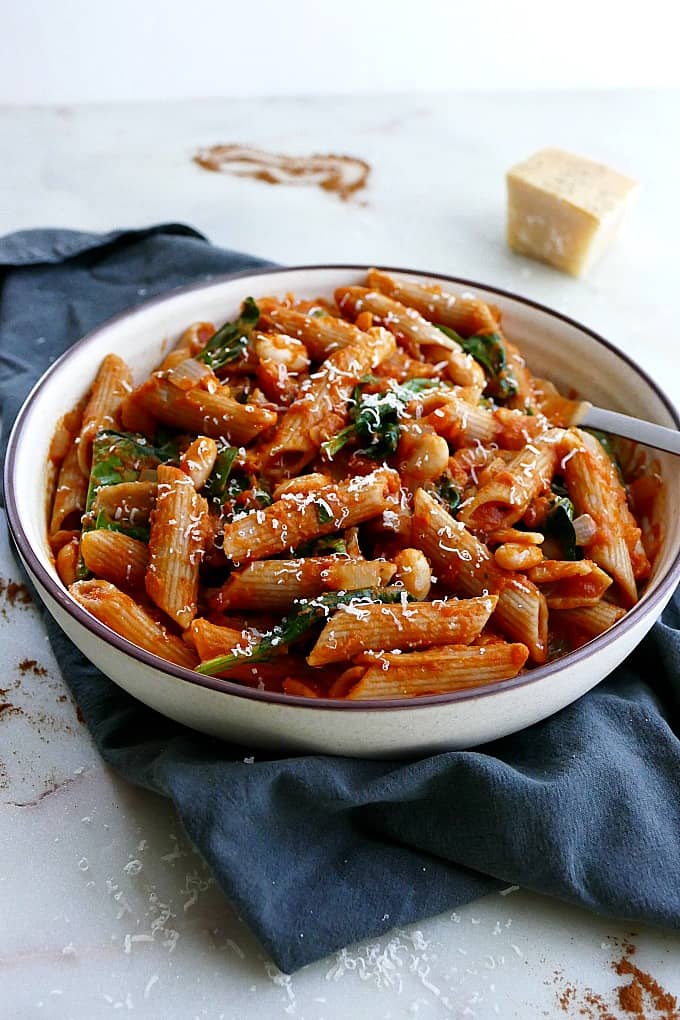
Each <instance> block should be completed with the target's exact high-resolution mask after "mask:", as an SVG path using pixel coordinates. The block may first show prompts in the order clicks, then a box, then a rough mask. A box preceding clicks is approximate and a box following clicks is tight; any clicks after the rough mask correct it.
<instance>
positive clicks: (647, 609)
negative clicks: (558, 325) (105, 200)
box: [3, 263, 680, 712]
mask: <svg viewBox="0 0 680 1020" xmlns="http://www.w3.org/2000/svg"><path fill="white" fill-rule="evenodd" d="M369 268H371V266H369V265H368V264H367V263H359V264H356V263H313V264H307V265H295V266H276V265H263V266H260V267H257V268H249V269H244V270H240V271H237V272H235V273H224V274H220V275H216V276H213V277H211V278H210V279H208V280H200V281H198V282H195V283H190V284H185V285H182V286H179V287H173V288H170V289H169V290H167V291H163V292H162V293H160V294H157V295H155V296H154V297H151V298H149V299H148V300H147V301H143V302H140V303H139V304H137V305H134V306H133V307H131V308H127V309H125V310H123V311H122V312H119V313H117V314H116V315H113V316H111V317H110V318H108V319H106V320H105V321H104V322H101V323H100V324H99V325H97V326H95V327H94V329H91V330H90V331H89V332H87V333H86V334H85V335H84V336H83V337H81V338H80V339H79V340H77V341H76V342H75V343H74V344H72V345H71V346H70V347H69V348H68V349H67V350H66V351H64V353H63V354H62V355H61V356H60V357H59V358H57V360H56V361H55V362H54V363H53V364H52V365H50V366H49V368H48V369H47V370H46V371H45V372H44V373H43V374H42V375H41V376H40V378H39V379H38V380H37V381H36V383H35V384H34V386H33V387H32V389H31V390H30V392H29V394H28V396H27V397H26V399H25V401H24V403H23V404H22V406H21V408H20V410H19V413H18V414H17V417H16V419H15V422H14V425H13V427H12V429H11V432H10V435H9V438H8V442H7V450H6V456H5V464H4V472H3V474H4V478H3V484H4V492H5V501H6V511H7V519H8V529H9V533H10V536H11V538H12V541H13V543H14V545H15V547H16V549H17V550H18V552H19V555H20V557H21V558H22V559H23V561H24V563H25V564H26V566H27V567H28V570H29V572H30V573H32V574H33V575H34V577H35V579H36V580H37V581H38V584H39V585H41V586H42V587H44V588H45V589H46V591H47V593H48V594H49V596H50V597H51V598H52V599H53V600H54V601H55V602H56V603H57V604H58V605H59V607H60V608H61V609H63V610H64V611H65V612H66V613H67V614H68V615H69V616H70V617H72V618H73V619H74V620H75V622H76V623H79V624H80V625H81V626H83V627H84V628H85V629H86V630H87V631H89V632H90V633H91V634H92V635H93V636H94V637H97V638H100V639H101V640H103V641H104V643H105V644H106V645H112V646H113V647H114V648H115V649H116V650H117V651H119V652H122V653H123V654H124V655H127V656H128V657H130V658H132V659H134V660H137V661H138V662H141V663H142V664H144V665H145V666H149V667H151V668H152V669H154V670H156V671H157V672H159V673H165V674H169V675H170V676H173V677H175V678H176V679H179V680H183V681H185V682H188V683H190V684H194V685H195V686H199V687H204V688H207V689H209V690H213V691H219V692H220V693H224V694H229V695H233V696H235V697H238V698H245V699H247V700H249V701H255V702H263V703H265V704H269V705H279V706H281V707H283V708H288V707H291V708H292V707H300V708H307V709H317V710H328V711H335V712H338V711H339V712H343V711H350V712H357V711H363V712H376V711H377V712H394V711H405V710H410V709H418V708H423V709H424V708H431V707H433V706H436V705H442V704H452V703H456V702H460V701H474V700H476V699H478V698H486V697H490V696H492V695H494V694H497V693H501V692H503V691H507V690H512V689H514V688H519V687H524V686H527V685H529V684H533V683H537V682H539V681H541V680H546V679H547V678H548V677H550V676H554V675H555V674H556V673H559V672H561V671H562V670H563V669H565V667H570V666H573V665H576V664H577V663H579V662H583V661H584V660H585V659H588V658H589V657H590V656H591V655H593V654H595V653H596V652H598V651H601V650H603V649H604V648H606V647H608V646H609V645H611V644H612V642H614V641H616V640H617V639H618V638H619V637H621V636H622V635H623V634H624V633H626V632H627V631H629V630H630V629H631V628H632V627H634V626H636V624H637V623H638V622H639V621H640V620H641V619H642V618H643V617H645V616H649V615H650V614H651V613H653V611H654V608H655V607H656V606H658V605H659V604H660V603H662V602H663V600H664V599H665V597H666V595H667V594H668V592H669V589H670V588H671V587H672V586H675V584H676V583H677V581H678V579H679V578H680V549H679V550H678V552H677V554H676V556H675V558H674V560H673V562H672V563H671V564H670V566H669V567H668V569H667V571H666V573H665V574H664V576H663V577H662V578H661V579H660V581H659V584H658V586H657V588H656V589H655V591H654V592H653V593H652V594H651V595H650V596H649V598H647V599H643V600H641V601H640V602H638V603H637V604H636V605H635V606H633V607H632V608H631V609H629V610H628V612H627V613H626V615H625V616H624V617H623V618H622V619H621V620H620V621H619V622H618V623H616V624H615V625H614V626H613V627H611V628H610V629H609V630H607V631H605V632H604V633H603V634H600V635H598V636H597V637H596V638H593V639H592V640H590V641H588V642H587V643H586V644H585V645H582V646H581V647H580V648H578V649H576V650H575V651H573V652H569V653H568V654H567V655H565V656H563V657H562V658H560V659H556V660H554V661H553V662H548V663H544V664H543V665H540V666H536V667H535V668H534V669H532V670H531V671H529V672H527V673H523V674H519V675H518V676H516V677H513V678H512V679H509V680H500V681H496V682H495V683H492V684H487V685H485V686H483V687H479V688H470V689H463V690H459V691H452V692H449V693H448V694H434V695H429V696H424V697H418V698H389V699H388V698H386V699H370V700H369V699H367V700H366V701H349V700H347V699H331V698H305V697H301V696H299V695H291V694H283V693H278V692H275V691H263V690H259V689H256V688H252V687H246V686H245V685H243V684H239V683H237V682H235V681H230V680H226V679H222V678H220V677H211V676H206V675H203V674H201V673H197V672H195V671H194V670H190V669H188V668H186V667H184V666H179V665H176V664H175V663H172V662H168V660H167V659H163V658H161V656H159V655H156V654H154V653H153V652H148V651H147V650H146V649H144V648H140V647H139V646H138V645H135V644H134V643H133V642H131V641H129V640H128V639H127V638H124V637H122V636H121V635H120V634H117V633H116V632H115V631H113V630H111V629H110V628H109V627H107V626H106V625H105V624H103V623H101V622H100V621H99V620H97V619H96V617H94V616H92V614H91V613H88V612H87V610H86V609H84V608H83V607H82V606H80V605H79V604H78V603H77V602H76V600H75V599H74V598H73V597H72V596H71V595H70V594H69V593H68V591H67V590H66V589H65V588H63V587H62V586H61V585H60V584H58V583H57V582H56V581H55V580H54V578H53V577H52V576H51V575H50V574H49V573H48V571H47V570H46V569H45V568H44V567H43V565H42V563H41V561H40V559H39V558H38V556H37V554H36V553H35V552H34V551H33V548H32V546H31V544H30V543H29V541H28V537H27V535H26V532H25V530H24V528H23V525H22V523H21V520H20V516H19V512H18V508H17V503H16V499H15V492H14V486H13V485H12V484H10V482H11V480H12V479H13V478H14V473H15V465H16V459H17V453H18V447H19V445H20V442H21V433H22V430H23V423H24V420H25V419H26V417H27V416H28V413H29V411H30V409H31V406H32V405H33V403H34V401H35V399H36V398H37V396H38V394H39V393H40V391H41V390H42V389H43V387H44V386H45V385H46V384H47V383H48V382H49V380H50V379H51V377H52V375H53V374H55V373H56V372H58V371H59V369H60V367H61V366H62V363H64V362H66V361H67V360H68V359H69V358H70V357H71V356H72V354H73V353H74V351H75V350H77V349H78V348H80V347H83V346H85V345H86V344H88V343H90V342H91V341H92V340H93V339H95V338H96V337H97V336H98V334H99V333H101V332H104V331H106V330H108V329H110V327H111V326H115V325H116V324H117V323H119V322H121V321H123V320H125V319H127V318H130V317H132V316H134V315H136V314H137V313H143V312H144V311H146V310H147V309H149V308H151V307H154V306H156V305H158V304H162V303H164V302H166V301H170V300H172V299H173V298H176V297H179V296H181V295H183V294H188V293H191V292H193V291H201V290H208V289H210V288H213V287H216V286H219V285H220V284H224V283H229V282H231V281H234V280H238V279H247V278H250V277H258V276H265V275H270V274H271V275H278V274H284V273H291V272H312V271H326V270H346V271H347V272H366V271H367V270H368V269H369ZM380 268H382V269H383V270H384V271H386V272H390V273H402V274H406V275H415V276H425V277H428V278H429V279H435V280H442V281H444V282H446V283H452V284H455V285H457V286H458V287H460V286H462V287H465V288H467V289H470V290H473V291H474V290H483V291H486V292H488V293H490V294H494V295H496V296H498V297H501V298H508V299H509V300H511V301H516V302H519V303H520V304H523V305H526V306H527V307H529V308H532V309H535V310H537V311H539V312H542V313H543V314H545V315H547V316H548V317H550V318H553V319H557V320H558V321H560V322H564V323H566V324H567V325H569V326H572V327H574V328H576V329H578V330H580V331H581V332H582V333H584V334H585V335H586V336H588V337H590V338H591V339H592V340H595V342H596V343H598V344H600V345H601V346H603V347H605V348H606V349H607V350H609V351H611V352H612V353H613V354H615V355H616V356H617V357H618V358H620V359H621V360H622V361H624V362H625V363H626V364H627V365H628V366H629V367H630V368H631V369H632V370H633V371H634V372H635V373H636V374H637V375H638V376H640V377H641V378H642V379H643V380H644V381H645V382H646V383H647V385H648V386H649V387H650V389H651V390H652V391H653V392H654V393H655V394H656V396H657V397H658V398H659V400H660V401H661V403H662V404H663V405H664V407H665V408H666V410H667V411H668V413H669V414H670V416H671V418H672V419H673V421H674V423H675V426H676V428H678V429H680V412H679V411H678V409H677V408H676V407H675V405H674V404H673V402H672V401H671V399H670V398H669V397H668V396H667V394H666V393H665V392H664V391H663V390H662V388H661V387H660V386H659V384H658V383H657V382H656V381H655V380H654V379H653V378H652V377H651V376H650V375H649V374H648V373H647V372H646V370H645V369H643V368H642V367H641V366H640V365H638V364H637V362H636V361H635V360H634V359H633V358H631V357H630V356H629V355H628V354H626V353H625V352H624V351H622V350H620V349H619V348H618V347H617V346H616V345H615V344H613V343H612V342H611V341H609V340H607V339H605V338H604V337H603V336H601V335H600V334H599V333H597V332H595V330H592V329H590V328H589V327H588V326H584V325H583V324H582V323H581V322H579V321H578V320H577V319H574V318H572V317H571V316H568V315H565V314H564V313H562V312H558V311H556V310H555V309H553V308H550V307H549V306H547V305H544V304H542V303H541V302H539V301H535V300H534V299H533V298H527V297H524V296H523V295H521V294H518V293H516V292H514V291H510V290H506V289H504V288H501V287H496V286H494V285H491V284H487V283H482V282H480V281H477V280H469V279H467V278H465V277H460V276H452V275H450V274H448V273H436V272H429V271H427V270H421V269H414V268H404V267H401V266H383V265H381V266H380Z"/></svg>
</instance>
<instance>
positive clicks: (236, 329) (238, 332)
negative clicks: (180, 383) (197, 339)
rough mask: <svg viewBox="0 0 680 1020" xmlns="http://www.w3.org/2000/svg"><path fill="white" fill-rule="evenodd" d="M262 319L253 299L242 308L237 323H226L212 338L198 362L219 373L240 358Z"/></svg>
mask: <svg viewBox="0 0 680 1020" xmlns="http://www.w3.org/2000/svg"><path fill="white" fill-rule="evenodd" d="M259 318H260V309H259V308H258V307H257V305H256V304H255V302H254V300H253V299H252V298H251V297H248V298H246V299H245V301H244V302H243V305H242V306H241V314H240V316H239V318H238V319H236V321H235V322H225V324H224V325H223V326H222V327H221V328H220V329H218V330H217V332H216V333H214V334H213V336H212V337H211V338H210V340H209V341H208V343H207V344H206V345H205V347H204V348H203V350H202V351H201V353H200V354H197V355H196V361H202V362H204V363H205V364H206V365H207V366H208V367H209V368H212V370H213V372H217V371H219V369H221V368H224V366H225V365H228V364H229V362H230V361H236V359H237V358H240V357H241V355H242V354H243V352H244V350H245V349H246V347H247V345H248V339H249V337H250V334H251V331H252V329H253V327H254V326H256V325H257V322H258V319H259Z"/></svg>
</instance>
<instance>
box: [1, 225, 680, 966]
mask: <svg viewBox="0 0 680 1020" xmlns="http://www.w3.org/2000/svg"><path fill="white" fill-rule="evenodd" d="M261 265H266V263H264V262H262V261H261V260H259V259H255V258H252V257H249V256H247V255H242V254H239V253H236V252H231V251H226V250H224V249H220V248H215V247H213V246H211V245H210V244H209V243H208V242H207V241H206V240H205V238H203V237H202V236H201V235H200V234H198V233H197V232H196V231H194V230H192V229H191V228H189V227H185V226H181V225H177V224H170V225H164V226H159V227H154V228H151V229H148V230H141V231H140V230H137V231H132V230H128V231H119V232H116V233H111V234H106V235H94V234H84V233H76V232H73V231H67V230H33V231H23V232H21V233H17V234H13V235H10V236H9V237H5V238H2V239H0V282H1V286H2V290H1V291H0V412H1V413H2V424H3V433H4V435H5V436H6V434H7V431H8V429H9V427H10V426H11V424H12V422H13V420H14V418H15V416H16V413H17V411H18V409H19V406H20V404H21V402H22V401H23V399H24V397H25V396H26V394H27V392H28V390H29V389H30V387H31V386H32V385H33V383H34V382H35V380H36V379H37V378H38V377H39V376H40V375H41V374H42V373H43V372H44V371H45V369H46V368H47V367H48V366H49V364H50V363H51V362H52V361H53V360H54V359H55V357H57V356H58V355H59V354H61V353H62V352H63V351H64V350H66V349H67V348H68V347H69V346H70V345H71V344H72V343H73V342H74V341H76V340H77V339H79V338H80V337H81V336H82V335H83V334H84V333H85V332H87V331H88V330H90V329H92V328H93V327H94V326H96V325H97V324H99V323H100V322H102V321H103V320H104V319H107V318H108V317H110V316H111V315H113V314H115V313H116V312H119V311H121V310H123V309H125V308H129V307H131V306H132V305H135V304H138V303H139V302H141V301H144V300H145V299H146V298H148V297H150V296H152V295H153V294H157V293H159V292H162V291H166V290H168V289H170V288H171V287H174V286H177V285H179V284H183V283H189V282H193V281H197V280H206V279H210V277H211V276H214V275H218V274H220V275H222V274H226V273H236V272H239V271H243V270H246V269H248V268H251V267H255V266H261ZM2 452H4V450H3V451H2ZM45 623H46V625H47V630H48V633H49V637H50V641H51V643H52V647H53V648H54V652H55V655H56V657H57V660H58V661H59V664H60V666H61V669H62V672H63V674H64V678H65V680H66V683H67V684H68V685H69V687H70V689H71V691H72V692H73V695H74V697H75V699H76V701H77V702H78V704H79V705H80V707H81V709H82V712H83V715H84V717H85V720H86V722H87V725H88V726H89V728H90V730H91V732H92V734H93V736H94V739H95V741H96V742H97V746H98V747H99V750H100V751H101V754H102V757H103V758H104V760H105V761H106V762H108V763H109V764H110V765H111V766H112V767H113V768H115V769H116V770H117V771H118V772H119V773H120V774H121V775H123V776H125V777H126V778H127V779H129V780H130V781H131V782H133V783H136V784H138V785H140V786H144V787H146V788H148V789H150V790H154V791H155V792H157V793H162V794H165V795H166V796H168V797H171V798H172V800H173V802H174V804H175V806H176V808H177V812H178V815H179V817H180V818H181V820H182V823H183V825H184V827H185V829H186V831H187V833H188V835H189V836H190V838H191V839H192V840H193V842H194V843H195V845H196V846H197V847H198V848H199V849H200V851H201V852H202V854H203V855H204V857H205V859H206V860H207V861H208V863H209V865H210V867H211V868H212V870H213V872H214V874H215V877H216V879H217V881H218V882H219V883H220V885H221V887H222V888H223V890H224V891H225V893H226V894H227V896H228V897H229V899H230V900H231V901H232V903H233V904H234V905H235V907H236V908H237V910H238V911H239V913H240V914H241V916H242V917H243V918H244V919H245V920H246V921H247V922H248V923H249V924H250V926H251V927H252V929H253V931H254V932H255V933H256V934H257V936H258V937H259V939H260V941H261V942H262V944H263V946H264V947H265V948H266V950H267V951H268V952H269V953H270V954H271V956H272V958H273V959H274V960H275V962H276V963H277V964H278V966H279V967H280V968H281V969H282V970H284V971H286V972H291V971H294V970H296V969H297V968H299V967H301V966H303V965H304V964H306V963H309V962H311V961H312V960H315V959H318V958H320V957H323V956H325V955H327V954H328V953H330V952H332V951H333V950H335V949H338V948H339V947H341V946H343V945H347V944H348V943H351V942H354V941H356V940H358V939H361V938H365V937H367V936H375V935H379V934H381V933H382V932H385V931H387V930H389V929H390V928H392V927H393V926H395V925H404V924H408V923H410V922H413V921H416V920H418V919H421V918H424V917H428V916H432V915H434V914H437V913H439V912H441V911H443V910H447V909H451V908H453V907H456V906H458V905H460V904H462V903H466V902H468V901H470V900H472V899H475V898H476V897H479V896H482V895H484V894H485V893H488V892H491V891H493V890H495V889H499V888H502V886H503V885H507V884H517V885H521V886H523V887H525V888H527V889H532V890H534V891H536V892H540V893H545V894H547V895H550V896H554V897H557V898H558V899H561V900H564V901H566V902H568V903H577V904H581V905H583V906H586V907H589V908H590V909H592V910H594V911H597V912H599V913H602V914H606V915H609V916H611V917H615V918H618V919H626V920H635V921H647V922H652V923H656V924H661V925H668V926H673V927H678V926H680V863H679V862H680V789H679V777H680V740H679V739H678V728H679V727H678V724H679V722H680V714H679V706H680V600H678V598H677V595H676V598H675V600H674V601H673V602H672V603H671V605H670V606H669V608H668V609H667V610H666V613H665V615H664V618H663V620H661V621H660V622H658V623H657V624H656V625H655V627H654V629H653V631H652V632H651V634H650V635H649V637H648V638H647V639H646V640H645V642H644V643H643V645H642V646H640V648H639V649H638V650H637V651H636V652H635V653H634V654H633V655H632V656H631V657H630V658H629V659H628V660H627V661H626V662H625V663H624V664H623V665H622V666H621V667H620V668H619V669H618V670H617V671H616V672H615V673H614V674H613V675H612V676H611V677H610V678H609V679H608V680H607V681H606V682H604V683H602V684H600V685H599V686H598V687H596V688H595V689H594V690H592V691H590V693H588V694H587V695H585V696H584V697H582V698H581V699H580V700H579V701H577V702H575V703H574V704H573V705H570V706H569V707H568V708H566V709H564V710H563V711H561V712H559V713H558V714H557V715H554V716H553V717H552V718H550V719H547V720H545V721H544V722H542V723H539V724H537V725H535V726H532V727H531V728H529V729H527V730H524V731H523V732H522V733H518V734H515V735H513V736H510V737H506V738H505V739H503V740H499V741H496V742H495V743H493V744H488V745H486V746H485V747H483V748H477V749H475V750H473V751H452V752H448V753H444V754H437V755H434V756H432V757H428V758H424V759H420V760H409V761H387V762H386V761H380V762H376V761H359V760H354V759H347V758H338V757H331V756H319V755H317V756H305V755H299V756H296V757H283V758H276V757H273V756H271V755H270V754H265V753H260V752H258V751H256V750H254V749H253V748H251V747H240V746H236V745H231V744H226V743H222V742H219V741H216V740H213V739H211V738H208V737H205V736H202V735H201V734H198V733H195V732H193V731H192V730H189V729H187V728H185V727H183V726H180V725H178V724H176V723H174V722H170V721H169V720H168V719H165V718H164V717H162V716H160V715H158V714H157V713H155V712H153V711H151V710H150V709H148V708H146V707H145V706H144V705H142V704H140V703H138V702H137V701H135V700H134V699H133V698H131V697H130V696H129V695H127V694H126V693H125V692H123V691H122V690H120V689H119V688H118V687H116V686H115V685H114V684H113V683H111V682H110V681H109V680H107V679H106V677H104V676H103V675H102V674H101V673H100V672H99V671H98V670H97V669H95V667H94V666H92V665H91V664H90V663H89V662H88V661H87V660H86V659H85V658H84V657H83V656H82V655H81V654H80V652H79V651H78V650H77V649H76V648H75V647H74V646H73V645H72V644H71V642H70V641H69V640H68V639H67V638H66V637H65V636H64V635H63V634H62V632H61V631H60V630H59V628H58V627H57V626H56V625H55V624H54V623H53V621H52V620H51V618H50V617H49V616H48V615H47V613H46V614H45ZM546 682H549V681H546ZM252 757H254V761H253V762H252V763H250V762H249V761H246V760H245V759H250V758H252Z"/></svg>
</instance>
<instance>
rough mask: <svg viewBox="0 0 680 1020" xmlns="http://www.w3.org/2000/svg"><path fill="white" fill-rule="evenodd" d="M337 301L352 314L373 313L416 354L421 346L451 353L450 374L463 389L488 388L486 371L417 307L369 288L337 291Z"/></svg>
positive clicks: (344, 310)
mask: <svg viewBox="0 0 680 1020" xmlns="http://www.w3.org/2000/svg"><path fill="white" fill-rule="evenodd" d="M335 299H336V301H337V302H338V306H339V308H340V310H341V311H342V312H347V313H349V314H351V315H358V314H359V313H360V312H361V311H368V312H371V314H372V315H375V316H376V318H378V319H379V320H380V322H381V323H382V324H383V325H384V326H385V327H386V328H387V329H389V330H390V332H392V333H395V334H396V335H397V336H399V337H401V338H402V339H403V340H404V341H405V342H406V343H407V344H409V345H411V346H412V347H413V348H414V349H415V350H416V351H417V350H419V349H420V348H421V347H435V348H436V349H441V350H442V351H448V371H449V375H450V376H451V378H452V379H453V381H454V382H456V383H459V384H460V385H461V386H475V387H477V388H479V390H480V392H481V390H482V389H483V388H484V385H485V382H486V380H485V376H484V369H483V368H482V367H481V366H480V365H478V364H477V362H476V361H475V360H474V358H472V357H471V355H469V354H466V353H465V352H464V351H463V349H462V347H461V346H460V345H459V344H457V343H456V341H455V340H452V339H451V338H450V337H448V336H447V335H446V334H445V333H443V332H442V331H441V330H440V329H437V327H436V326H433V325H432V324H431V323H430V322H428V321H427V319H424V318H423V317H422V316H421V315H420V314H419V313H418V312H417V311H416V310H415V309H414V308H406V307H405V306H404V305H402V304H400V303H399V302H398V301H394V300H393V299H392V298H388V297H385V295H384V294H381V293H380V292H379V291H375V290H368V289H367V288H366V287H340V288H338V290H337V291H336V292H335Z"/></svg>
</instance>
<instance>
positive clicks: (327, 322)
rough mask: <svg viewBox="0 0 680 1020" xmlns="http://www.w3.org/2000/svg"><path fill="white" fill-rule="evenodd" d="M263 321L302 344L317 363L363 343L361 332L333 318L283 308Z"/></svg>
mask: <svg viewBox="0 0 680 1020" xmlns="http://www.w3.org/2000/svg"><path fill="white" fill-rule="evenodd" d="M263 321H264V322H265V324H267V325H271V326H273V327H274V329H277V330H280V331H281V332H282V333H287V334H288V336H292V337H296V338H297V339H298V340H301V341H302V343H303V344H304V345H305V347H306V348H307V351H308V353H309V356H310V358H312V360H313V361H325V360H326V358H327V357H328V356H329V354H332V353H333V351H337V350H339V349H340V348H341V347H349V346H354V345H355V344H358V343H361V341H362V339H363V334H362V331H361V330H360V329H358V328H357V327H356V326H353V325H352V324H351V323H350V322H345V320H344V319H337V318H336V317H335V316H333V315H325V314H324V315H305V314H304V313H303V312H298V311H294V310H293V309H292V308H285V307H284V306H283V305H280V306H278V307H276V308H272V309H271V310H270V311H267V312H266V313H265V315H264V316H263Z"/></svg>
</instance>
